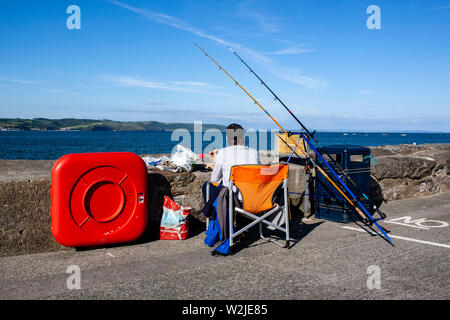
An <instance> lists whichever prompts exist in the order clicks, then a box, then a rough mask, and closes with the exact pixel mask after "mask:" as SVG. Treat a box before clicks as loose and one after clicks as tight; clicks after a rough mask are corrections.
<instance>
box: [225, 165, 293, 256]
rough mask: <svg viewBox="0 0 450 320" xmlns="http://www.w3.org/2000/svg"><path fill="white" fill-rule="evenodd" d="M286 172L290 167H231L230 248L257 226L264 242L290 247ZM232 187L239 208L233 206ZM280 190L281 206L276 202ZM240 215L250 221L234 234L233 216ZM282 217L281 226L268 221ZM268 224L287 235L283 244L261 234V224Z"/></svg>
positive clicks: (229, 192) (229, 203)
mask: <svg viewBox="0 0 450 320" xmlns="http://www.w3.org/2000/svg"><path fill="white" fill-rule="evenodd" d="M288 173H289V166H288V165H285V164H279V165H240V166H233V167H232V168H231V174H230V187H229V191H228V194H229V201H228V206H229V207H228V210H229V211H228V213H229V225H230V227H229V228H228V229H229V239H230V247H231V246H233V239H234V238H236V237H237V236H238V235H240V234H241V233H242V232H244V231H246V230H248V229H249V228H251V227H252V226H254V225H256V224H259V234H260V237H261V238H262V239H264V240H268V241H272V242H274V243H276V244H278V245H279V246H282V247H285V248H288V247H289V198H288ZM234 186H235V187H236V188H237V189H238V190H239V192H240V194H241V196H242V208H239V207H237V206H234V204H233V198H234V197H233V192H234V191H233V189H234ZM280 188H282V190H283V199H284V201H283V204H282V205H280V204H277V203H276V202H275V200H276V196H277V194H278V191H279V190H280ZM235 213H239V214H242V215H244V216H246V217H247V218H250V219H251V220H252V222H251V223H249V224H247V225H246V226H244V227H242V228H241V229H240V230H237V231H234V230H233V229H234V228H233V227H232V226H234V214H235ZM277 214H279V215H281V218H282V219H281V221H284V227H282V225H283V223H280V224H275V223H273V221H268V220H267V218H268V217H271V216H275V215H277ZM263 223H264V224H266V225H268V226H269V227H270V228H271V229H278V230H280V231H282V232H284V233H285V234H286V242H285V244H282V243H280V242H279V241H276V240H274V239H272V238H266V237H264V235H263V231H262V226H263V225H262V224H263Z"/></svg>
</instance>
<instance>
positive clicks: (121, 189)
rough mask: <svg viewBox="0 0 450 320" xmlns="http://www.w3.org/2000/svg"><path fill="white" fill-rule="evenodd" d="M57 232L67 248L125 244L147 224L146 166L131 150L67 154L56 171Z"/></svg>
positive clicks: (54, 227) (54, 217)
mask: <svg viewBox="0 0 450 320" xmlns="http://www.w3.org/2000/svg"><path fill="white" fill-rule="evenodd" d="M51 181H52V182H51V197H52V206H51V216H52V227H51V229H52V233H53V236H54V237H55V239H56V241H58V242H59V243H60V244H62V245H63V246H66V247H83V246H97V245H106V244H114V243H124V242H129V241H133V240H136V239H137V238H139V237H140V236H141V235H142V233H143V232H144V231H145V228H146V227H147V167H146V165H145V163H144V161H143V160H142V159H141V158H140V157H139V156H138V155H136V154H134V153H131V152H102V153H79V154H68V155H65V156H63V157H62V158H60V159H59V160H58V161H57V162H56V163H55V165H54V166H53V169H52V180H51Z"/></svg>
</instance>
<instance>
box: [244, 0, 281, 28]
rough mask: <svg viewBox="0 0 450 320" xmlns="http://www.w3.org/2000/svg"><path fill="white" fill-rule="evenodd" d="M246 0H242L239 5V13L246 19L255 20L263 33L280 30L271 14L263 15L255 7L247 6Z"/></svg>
mask: <svg viewBox="0 0 450 320" xmlns="http://www.w3.org/2000/svg"><path fill="white" fill-rule="evenodd" d="M248 6H249V3H248V2H243V3H241V4H240V5H239V13H240V14H241V15H243V16H245V18H246V19H251V20H253V21H255V22H256V23H257V25H258V29H260V30H262V31H263V35H264V36H267V35H270V34H273V33H278V32H280V28H279V26H278V24H277V23H276V22H275V21H276V19H275V18H274V17H271V16H267V15H264V14H262V13H260V12H258V11H256V10H255V8H249V7H248Z"/></svg>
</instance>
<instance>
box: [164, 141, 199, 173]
mask: <svg viewBox="0 0 450 320" xmlns="http://www.w3.org/2000/svg"><path fill="white" fill-rule="evenodd" d="M170 160H171V161H172V162H173V163H174V164H175V165H177V166H179V167H182V168H185V169H186V170H187V171H192V168H193V166H194V164H195V162H196V161H198V156H197V155H196V154H195V153H194V152H192V150H190V149H189V148H186V147H184V146H182V145H181V144H178V145H177V146H176V149H175V151H174V152H173V153H172V155H171V157H170Z"/></svg>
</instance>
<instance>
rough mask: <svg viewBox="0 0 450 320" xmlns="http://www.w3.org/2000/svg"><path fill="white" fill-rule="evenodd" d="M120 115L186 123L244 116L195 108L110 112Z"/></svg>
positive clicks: (256, 114)
mask: <svg viewBox="0 0 450 320" xmlns="http://www.w3.org/2000/svg"><path fill="white" fill-rule="evenodd" d="M109 111H112V112H118V113H129V114H132V113H137V114H146V115H152V116H155V117H158V116H161V117H164V118H167V117H172V118H178V119H179V118H183V119H184V120H185V121H194V120H199V119H202V120H205V121H221V120H222V121H227V120H236V121H237V120H242V114H241V113H240V114H236V113H231V112H230V113H226V112H223V113H221V112H205V111H203V110H198V109H193V108H157V109H153V108H118V109H112V110H109ZM246 115H247V117H249V118H255V117H257V118H260V117H261V114H260V113H259V112H258V113H256V112H248V113H247V114H246Z"/></svg>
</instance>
